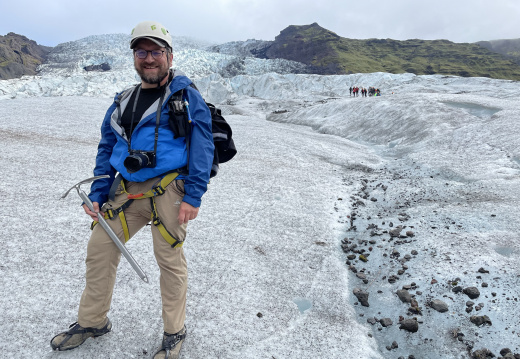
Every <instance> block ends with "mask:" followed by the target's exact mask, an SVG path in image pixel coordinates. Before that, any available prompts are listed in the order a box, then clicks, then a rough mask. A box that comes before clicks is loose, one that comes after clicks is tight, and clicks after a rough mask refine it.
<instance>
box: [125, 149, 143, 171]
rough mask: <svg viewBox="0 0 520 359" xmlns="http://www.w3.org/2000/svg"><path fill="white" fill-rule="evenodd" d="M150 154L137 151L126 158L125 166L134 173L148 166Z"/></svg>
mask: <svg viewBox="0 0 520 359" xmlns="http://www.w3.org/2000/svg"><path fill="white" fill-rule="evenodd" d="M148 163H149V160H148V156H146V155H145V154H144V153H135V154H133V155H130V156H128V157H127V158H125V162H123V165H124V166H125V168H126V170H127V171H128V173H134V172H137V171H139V170H140V169H141V168H144V167H146V166H148Z"/></svg>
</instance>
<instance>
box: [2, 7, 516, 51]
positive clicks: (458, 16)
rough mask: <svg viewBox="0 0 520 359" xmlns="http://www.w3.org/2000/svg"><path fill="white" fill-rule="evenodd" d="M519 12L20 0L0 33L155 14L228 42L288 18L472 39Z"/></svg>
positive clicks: (86, 29) (115, 27)
mask: <svg viewBox="0 0 520 359" xmlns="http://www.w3.org/2000/svg"><path fill="white" fill-rule="evenodd" d="M144 14H146V15H144ZM518 18H520V1H517V0H494V1H489V0H486V1H484V0H437V1H430V2H423V1H419V0H384V1H383V0H359V1H357V0H356V1H352V0H327V1H315V0H313V1H310V0H285V1H283V2H282V1H279V0H264V1H260V0H213V1H206V0H204V1H203V0H191V1H184V2H173V1H170V0H158V1H156V2H153V3H144V2H142V0H139V1H137V0H128V1H125V2H106V1H101V0H93V1H90V2H75V1H65V0H49V1H41V2H35V1H32V0H31V1H29V0H18V1H11V2H7V3H6V4H5V5H2V12H1V13H0V35H4V34H6V33H8V32H11V31H12V32H16V33H19V34H22V35H25V36H27V37H29V38H31V39H34V40H36V41H37V42H38V43H41V44H43V45H50V46H54V45H57V44H58V43H60V42H66V41H73V40H77V39H80V38H82V37H86V36H88V35H96V34H107V33H129V32H130V31H131V29H132V28H133V27H134V26H135V25H136V24H137V23H138V22H140V21H143V20H157V21H159V22H161V23H163V24H164V25H165V26H166V27H167V28H168V29H169V30H170V32H171V33H172V34H173V35H183V36H191V37H195V38H200V39H204V40H209V41H213V42H227V41H233V40H247V39H250V38H255V39H261V40H274V38H275V36H276V35H278V34H279V33H280V31H281V30H283V29H284V28H286V27H287V26H289V25H308V24H311V23H313V22H317V23H318V24H320V25H321V26H323V27H324V28H327V29H329V30H331V31H334V32H335V33H337V34H338V35H340V36H343V37H349V38H357V39H366V38H392V39H397V40H405V39H412V38H421V39H425V40H432V39H448V40H451V41H455V42H475V41H479V40H492V39H502V38H520V32H519V31H518Z"/></svg>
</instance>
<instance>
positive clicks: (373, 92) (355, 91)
mask: <svg viewBox="0 0 520 359" xmlns="http://www.w3.org/2000/svg"><path fill="white" fill-rule="evenodd" d="M348 90H349V92H350V96H354V97H357V96H359V92H361V96H362V97H367V96H381V91H380V90H379V89H376V88H375V87H372V86H371V87H369V88H368V90H367V89H366V88H364V87H358V86H354V87H352V86H350V88H349V89H348Z"/></svg>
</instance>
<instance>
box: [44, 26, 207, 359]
mask: <svg viewBox="0 0 520 359" xmlns="http://www.w3.org/2000/svg"><path fill="white" fill-rule="evenodd" d="M130 48H131V49H133V54H134V66H135V70H136V71H137V73H138V74H139V76H140V78H141V83H140V84H139V85H137V86H135V87H134V88H131V89H129V90H127V91H124V92H123V93H121V94H120V95H118V96H117V97H116V100H115V101H114V103H113V104H112V106H111V107H110V108H109V109H108V112H107V114H106V116H105V119H104V121H103V124H102V127H101V135H102V136H101V140H100V142H99V146H98V154H97V157H96V167H95V168H94V175H96V176H98V175H109V176H110V178H109V179H107V178H104V179H99V180H97V181H95V182H94V183H93V184H92V186H91V192H90V194H89V198H90V199H91V200H92V202H93V206H94V209H95V211H94V212H92V211H90V210H89V209H88V207H87V206H86V205H85V204H84V205H83V208H84V210H85V212H86V213H87V214H88V215H89V216H91V217H92V219H93V220H94V228H93V231H92V235H91V238H90V241H89V243H88V247H87V258H86V267H87V270H86V286H85V289H84V291H83V295H82V296H81V301H80V306H79V311H78V320H77V322H76V323H74V324H72V325H71V326H70V329H69V330H67V331H65V332H63V333H60V334H58V335H57V336H55V337H54V338H53V339H52V340H51V347H52V348H53V349H54V350H69V349H74V348H76V347H78V346H79V345H81V344H83V342H84V341H85V340H86V339H88V338H89V337H97V336H101V335H104V334H106V333H108V332H110V331H111V329H112V324H111V322H110V320H109V319H108V317H107V313H108V311H109V309H110V302H111V299H112V291H113V288H114V283H115V277H116V270H117V265H118V263H119V260H120V258H121V253H120V251H119V249H118V248H117V246H116V245H115V244H114V243H113V242H112V240H111V239H110V237H109V236H108V235H107V233H106V232H105V230H104V229H103V228H102V227H101V226H99V225H95V224H96V223H97V222H96V221H97V219H98V217H97V216H98V215H103V216H105V218H107V217H108V218H110V220H108V223H109V224H110V226H111V228H112V229H113V230H114V232H115V233H116V234H117V235H118V237H119V238H120V239H121V241H123V242H124V241H126V240H128V239H129V238H131V237H132V236H133V235H134V234H135V233H137V232H138V231H139V230H140V229H141V228H142V227H144V226H145V225H146V224H148V223H149V222H150V219H151V218H152V222H153V223H154V225H153V226H151V228H152V237H153V246H154V253H155V258H156V260H157V264H158V265H159V268H160V287H161V299H162V307H163V308H162V318H163V324H164V335H163V342H162V346H161V348H160V349H159V351H158V352H157V353H156V355H155V358H168V359H172V358H178V355H179V351H180V349H181V345H182V343H183V341H184V338H185V337H186V328H185V326H184V319H185V312H186V291H187V265H186V259H185V257H184V253H183V249H182V244H183V242H184V239H185V236H186V226H187V223H188V222H189V221H190V220H193V219H195V218H196V217H197V214H198V211H199V206H200V204H201V197H202V195H203V194H204V193H205V192H206V189H207V183H208V182H209V177H210V170H211V166H212V161H213V151H214V145H213V137H212V132H211V114H210V112H209V109H208V107H207V106H206V104H205V102H204V101H203V99H202V97H201V96H200V94H199V93H198V91H196V90H195V89H193V88H192V87H190V86H189V85H190V84H191V81H190V80H189V79H188V78H187V77H185V76H174V74H173V72H172V71H171V70H170V67H171V66H172V59H173V55H172V39H171V36H170V34H169V33H168V31H167V30H166V29H165V28H164V26H162V25H161V24H159V23H158V22H154V21H145V22H141V23H139V24H138V25H137V26H136V27H135V29H134V30H133V31H132V37H131V42H130ZM179 90H182V92H183V95H182V99H183V100H186V101H188V104H189V105H188V106H187V108H188V118H189V120H190V123H191V124H190V125H188V126H189V127H190V129H191V130H190V131H191V136H188V135H186V137H179V136H175V137H177V138H174V132H173V131H172V129H171V127H170V125H169V118H170V117H173V116H170V115H169V109H168V100H169V98H170V97H171V96H172V95H173V94H175V93H177V92H178V91H179ZM157 112H159V115H158V114H157ZM170 113H171V112H170ZM188 137H189V138H188ZM189 140H191V142H190V145H189V154H188V153H187V152H188V150H187V147H186V141H189ZM182 169H185V170H182ZM116 172H119V174H120V175H121V176H122V180H119V177H118V179H115V175H116ZM179 173H180V175H179V176H177V175H178V174H179ZM176 176H177V177H176ZM152 188H153V190H152ZM100 208H101V210H100ZM121 213H122V214H123V215H121Z"/></svg>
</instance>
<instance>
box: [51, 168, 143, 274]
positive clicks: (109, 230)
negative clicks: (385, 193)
mask: <svg viewBox="0 0 520 359" xmlns="http://www.w3.org/2000/svg"><path fill="white" fill-rule="evenodd" d="M100 178H110V176H108V175H103V176H96V177H91V178H87V179H86V180H83V181H81V182H79V183H77V184H75V185H74V186H72V187H71V188H70V189H69V190H68V191H67V192H65V193H64V194H63V195H62V196H61V198H62V199H63V198H65V197H67V195H68V194H69V192H70V191H72V190H73V189H74V188H75V189H76V190H77V191H78V195H79V196H80V198H81V199H82V200H83V202H85V204H86V205H87V206H88V208H89V209H90V210H91V211H92V212H94V205H93V204H92V201H91V200H90V198H88V195H87V194H86V193H85V192H84V191H83V190H82V189H80V186H81V185H82V184H85V183H90V182H94V181H95V180H97V179H100ZM98 221H99V224H100V225H101V227H103V229H104V230H105V231H106V232H107V234H108V235H109V237H110V239H112V241H114V243H115V244H116V246H117V248H119V250H120V251H121V253H122V254H123V256H125V258H126V260H127V261H128V263H130V265H131V266H132V268H134V270H135V271H136V272H137V274H138V275H139V277H141V279H142V280H143V281H145V282H146V283H148V277H147V276H146V274H145V273H144V272H143V270H142V269H141V267H139V264H137V262H136V261H135V259H134V257H132V255H131V254H130V252H128V250H127V249H126V247H125V246H124V245H123V243H121V241H120V240H119V238H118V237H117V235H116V234H115V233H114V231H113V230H112V228H110V226H109V225H108V223H107V222H106V221H105V218H103V216H102V215H101V214H99V213H98Z"/></svg>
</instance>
